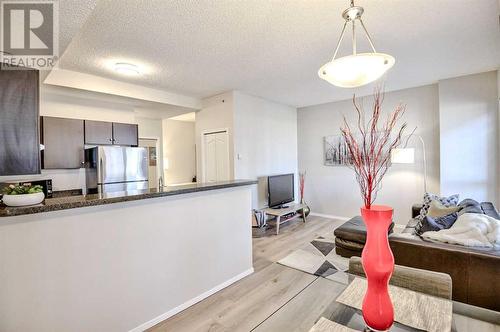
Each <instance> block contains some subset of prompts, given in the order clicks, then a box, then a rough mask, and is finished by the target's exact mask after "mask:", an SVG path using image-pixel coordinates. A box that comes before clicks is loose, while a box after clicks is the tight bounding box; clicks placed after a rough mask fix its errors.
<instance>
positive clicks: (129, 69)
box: [114, 62, 141, 76]
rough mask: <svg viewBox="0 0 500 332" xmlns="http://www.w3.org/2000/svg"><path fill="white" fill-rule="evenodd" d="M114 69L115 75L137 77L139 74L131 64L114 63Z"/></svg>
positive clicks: (137, 68)
mask: <svg viewBox="0 0 500 332" xmlns="http://www.w3.org/2000/svg"><path fill="white" fill-rule="evenodd" d="M114 69H115V71H116V72H117V73H120V74H123V75H127V76H137V75H139V74H140V73H141V72H140V71H139V67H137V66H136V65H133V64H131V63H125V62H117V63H115V66H114Z"/></svg>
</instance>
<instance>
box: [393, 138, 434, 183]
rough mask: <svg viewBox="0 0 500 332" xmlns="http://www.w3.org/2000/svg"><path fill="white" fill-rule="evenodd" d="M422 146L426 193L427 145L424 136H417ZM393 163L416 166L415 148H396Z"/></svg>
mask: <svg viewBox="0 0 500 332" xmlns="http://www.w3.org/2000/svg"><path fill="white" fill-rule="evenodd" d="M413 136H415V137H417V138H418V139H419V140H420V143H421V144H422V152H423V161H424V193H426V192H427V161H426V159H425V143H424V140H423V139H422V136H419V135H415V134H413ZM391 162H392V163H394V164H414V163H415V149H414V148H396V149H392V151H391Z"/></svg>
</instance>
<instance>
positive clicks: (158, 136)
mask: <svg viewBox="0 0 500 332" xmlns="http://www.w3.org/2000/svg"><path fill="white" fill-rule="evenodd" d="M135 121H136V123H137V126H138V131H139V139H141V138H146V139H148V138H149V139H155V140H156V142H157V143H156V179H159V178H160V176H162V175H163V172H162V170H163V144H164V142H163V123H162V120H161V119H150V118H144V117H138V116H136V118H135ZM149 169H150V171H151V169H153V167H151V166H150V167H149ZM157 185H158V183H153V184H152V183H150V184H149V187H150V188H156V187H157Z"/></svg>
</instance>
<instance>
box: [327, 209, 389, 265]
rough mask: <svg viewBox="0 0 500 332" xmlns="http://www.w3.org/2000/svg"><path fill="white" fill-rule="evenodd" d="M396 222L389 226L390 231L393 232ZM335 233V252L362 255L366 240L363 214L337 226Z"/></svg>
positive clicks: (348, 256)
mask: <svg viewBox="0 0 500 332" xmlns="http://www.w3.org/2000/svg"><path fill="white" fill-rule="evenodd" d="M393 228H394V223H393V222H392V223H391V225H390V226H389V229H388V233H389V234H390V233H392V229H393ZM333 234H334V235H335V253H336V254H337V255H340V256H342V257H346V258H351V257H352V256H358V257H361V252H362V251H363V248H364V247H365V242H366V227H365V223H364V222H363V219H361V216H356V217H354V218H351V219H350V220H348V221H346V222H345V223H344V224H343V225H341V226H339V227H337V228H336V229H335V231H334V232H333Z"/></svg>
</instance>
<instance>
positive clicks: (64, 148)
mask: <svg viewBox="0 0 500 332" xmlns="http://www.w3.org/2000/svg"><path fill="white" fill-rule="evenodd" d="M41 133H42V144H44V146H45V149H44V150H43V151H42V168H44V169H51V168H52V169H55V168H80V167H83V164H84V148H83V146H84V136H83V120H78V119H63V118H52V117H42V119H41Z"/></svg>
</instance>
